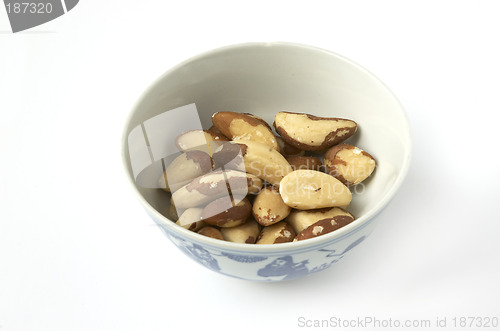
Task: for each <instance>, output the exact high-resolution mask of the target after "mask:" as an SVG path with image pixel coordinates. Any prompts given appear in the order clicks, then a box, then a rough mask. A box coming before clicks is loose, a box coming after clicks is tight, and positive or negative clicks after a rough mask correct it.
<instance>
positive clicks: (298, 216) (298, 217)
mask: <svg viewBox="0 0 500 331" xmlns="http://www.w3.org/2000/svg"><path fill="white" fill-rule="evenodd" d="M339 215H343V216H349V217H352V218H354V216H353V215H352V214H351V213H350V212H348V211H347V210H345V209H343V208H340V207H332V208H321V209H311V210H296V209H294V210H292V212H291V213H290V215H288V217H287V218H286V221H287V222H288V224H290V225H291V226H292V228H293V230H294V231H295V233H300V232H302V231H303V230H304V229H306V228H307V227H309V226H311V225H313V224H314V223H316V222H317V221H319V220H322V219H324V218H332V217H334V216H339Z"/></svg>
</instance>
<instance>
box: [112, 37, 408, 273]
mask: <svg viewBox="0 0 500 331" xmlns="http://www.w3.org/2000/svg"><path fill="white" fill-rule="evenodd" d="M193 103H194V104H195V105H196V108H197V111H198V114H199V122H197V120H195V121H192V120H187V121H186V120H183V118H184V117H183V116H182V114H183V113H182V111H183V109H185V108H181V109H180V112H179V111H178V112H177V113H178V114H181V116H180V117H179V121H184V122H192V123H193V128H194V129H195V128H197V126H199V125H200V123H201V125H202V126H203V127H204V128H205V129H206V128H208V127H209V126H211V115H212V114H213V113H214V112H217V111H226V110H230V111H237V112H250V113H253V114H255V115H257V116H260V117H262V118H263V119H265V120H266V121H267V122H268V123H272V122H273V118H274V114H275V113H276V112H278V111H282V110H286V111H291V112H303V113H310V114H313V115H316V116H324V117H344V118H349V119H352V120H355V121H356V122H357V123H358V132H357V133H356V134H355V135H354V136H353V137H351V138H350V139H349V140H348V141H347V142H350V143H351V144H354V145H357V146H359V147H361V148H363V149H364V150H366V151H368V152H369V153H370V154H371V155H373V156H374V157H375V159H376V161H377V167H376V170H375V172H374V173H373V174H372V176H371V177H370V178H369V179H368V180H366V181H365V182H364V185H362V186H359V187H357V188H356V189H355V190H353V200H352V203H351V205H350V206H349V208H348V209H349V211H351V212H352V213H353V214H354V215H355V216H356V220H355V221H354V222H352V223H351V224H349V225H347V226H345V227H343V228H341V229H339V230H337V231H335V232H332V233H329V234H326V235H323V236H319V237H317V238H314V239H308V240H304V241H300V242H292V243H284V244H277V245H250V244H237V243H231V242H225V241H220V240H216V239H212V238H208V237H204V236H201V235H198V234H196V233H194V232H191V231H188V230H186V229H184V228H182V227H180V226H178V225H176V224H174V223H173V222H172V221H170V220H169V219H168V218H167V217H166V216H164V215H166V209H167V208H168V203H169V196H168V195H167V194H166V193H165V192H163V191H161V190H159V189H154V188H144V187H141V185H138V184H137V183H136V178H135V173H134V169H133V166H134V167H136V168H137V162H136V164H135V165H132V164H131V160H130V154H131V149H129V142H130V137H131V135H132V134H133V133H134V132H136V133H137V130H138V128H141V124H142V127H144V122H147V120H149V119H151V118H153V117H155V116H157V115H160V114H164V113H165V111H167V110H171V109H175V108H178V107H181V106H185V105H189V104H193ZM188 107H189V106H188ZM167 113H168V112H167ZM172 114H173V112H172ZM186 114H187V111H186ZM174 117H175V116H174ZM186 117H188V116H186ZM195 122H197V123H195ZM166 125H168V124H166ZM183 125H190V124H189V123H188V124H186V123H183ZM180 127H182V126H180ZM182 129H183V130H184V129H185V127H182ZM134 130H135V131H134ZM164 131H169V132H170V131H171V132H170V133H168V134H170V135H173V134H174V133H175V132H174V131H175V128H174V127H171V128H170V129H168V130H163V131H162V132H164ZM162 134H163V133H162ZM168 134H167V135H168ZM150 143H151V142H150ZM163 147H165V146H163ZM163 147H162V148H163ZM122 148H123V150H122V153H123V162H124V166H125V169H126V172H127V176H128V178H129V180H130V183H131V184H132V188H133V190H134V191H135V192H136V193H137V195H138V198H139V200H140V202H141V203H142V205H143V206H144V208H145V209H146V211H147V213H148V214H149V215H150V216H151V218H152V219H153V220H154V221H155V222H156V223H157V224H158V225H159V226H160V228H161V229H162V230H163V231H164V233H165V234H166V236H167V237H168V238H169V239H170V240H172V242H173V243H174V244H175V245H177V246H178V247H179V249H180V250H181V251H183V252H184V253H185V254H187V255H188V256H189V257H191V258H192V259H194V260H195V261H197V262H199V263H201V264H202V265H204V266H206V267H207V268H209V269H212V270H214V271H217V272H220V273H222V274H225V275H229V276H233V277H237V278H241V279H247V280H257V281H280V280H286V279H293V278H297V277H303V276H306V275H308V274H310V273H313V272H317V271H320V270H324V269H326V268H328V267H329V266H331V265H332V264H334V263H335V262H337V261H338V260H340V259H341V258H343V257H344V255H345V254H346V253H347V252H348V251H349V250H350V249H352V248H353V247H355V246H356V245H358V244H359V243H361V242H362V241H363V240H365V239H366V237H367V236H368V235H369V234H370V233H371V231H372V230H373V228H374V225H375V221H376V220H377V217H376V216H377V214H379V213H380V211H381V210H382V209H383V208H384V207H385V206H387V204H388V203H389V202H390V200H391V199H392V198H393V197H394V195H395V194H396V192H397V190H398V188H399V187H400V185H401V183H402V182H403V180H404V178H405V176H406V174H407V171H408V168H409V165H410V156H411V139H410V132H409V125H408V120H407V118H406V115H405V113H404V110H403V108H402V106H401V104H400V103H399V102H398V100H397V99H396V97H395V96H394V95H393V93H392V92H391V91H390V90H389V89H388V88H387V86H385V85H384V84H383V83H382V82H381V81H380V80H379V79H377V78H376V77H375V76H374V75H373V74H371V73H370V72H368V71H367V70H366V69H364V68H363V67H361V66H359V65H358V64H356V63H354V62H352V61H351V60H348V59H346V58H345V57H342V56H340V55H338V54H335V53H333V52H330V51H327V50H323V49H319V48H315V47H311V46H305V45H298V44H291V43H283V42H277V43H247V44H241V45H234V46H228V47H223V48H220V49H216V50H212V51H209V52H206V53H204V54H201V55H199V56H196V57H193V58H191V59H189V60H187V61H185V62H183V63H181V64H179V65H177V66H176V67H174V68H172V69H171V70H169V71H168V72H166V73H165V74H164V75H163V76H161V77H160V78H159V79H158V80H157V81H156V82H154V83H153V84H152V85H151V86H150V87H149V88H148V89H147V90H146V92H145V93H144V94H143V95H142V96H141V98H140V99H139V101H138V102H137V104H136V105H135V106H134V107H133V110H132V112H131V114H130V116H129V118H128V120H127V123H126V125H125V131H124V136H123V142H122ZM133 148H134V149H135V148H136V147H133ZM155 148H156V149H157V146H153V145H151V146H150V150H149V153H150V157H151V158H153V159H154V160H157V159H158V158H157V157H155V156H154V155H155ZM134 153H136V152H134ZM145 153H147V152H145ZM134 155H135V154H134ZM154 160H153V161H154ZM139 163H140V162H139ZM146 163H147V162H146ZM143 166H145V165H143ZM142 186H143V185H142Z"/></svg>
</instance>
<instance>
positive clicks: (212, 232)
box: [197, 226, 224, 240]
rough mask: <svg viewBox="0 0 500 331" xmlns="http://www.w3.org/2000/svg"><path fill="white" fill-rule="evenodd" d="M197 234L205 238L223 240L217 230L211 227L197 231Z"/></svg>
mask: <svg viewBox="0 0 500 331" xmlns="http://www.w3.org/2000/svg"><path fill="white" fill-rule="evenodd" d="M197 232H198V233H199V234H201V235H202V236H205V237H209V238H214V239H219V240H224V237H223V236H222V233H221V232H220V230H219V229H217V228H214V227H213V226H204V227H202V228H201V229H199V230H198V231H197Z"/></svg>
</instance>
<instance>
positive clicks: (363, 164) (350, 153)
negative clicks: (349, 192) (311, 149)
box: [324, 144, 375, 186]
mask: <svg viewBox="0 0 500 331" xmlns="http://www.w3.org/2000/svg"><path fill="white" fill-rule="evenodd" d="M324 161H325V168H326V172H327V173H329V174H330V175H332V176H333V177H335V178H337V179H338V180H340V181H341V182H342V183H344V184H345V185H347V186H352V185H356V184H359V183H361V182H362V181H364V180H365V179H366V178H368V177H369V176H370V175H371V174H372V172H373V170H375V159H374V158H373V156H371V155H370V154H368V153H367V152H365V151H364V150H362V149H360V148H358V147H356V146H353V145H349V144H340V145H337V146H333V147H332V148H330V149H329V150H328V151H327V152H326V153H325V157H324Z"/></svg>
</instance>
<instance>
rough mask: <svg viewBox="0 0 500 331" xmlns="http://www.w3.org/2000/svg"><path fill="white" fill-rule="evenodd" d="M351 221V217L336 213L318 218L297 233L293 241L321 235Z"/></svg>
mask: <svg viewBox="0 0 500 331" xmlns="http://www.w3.org/2000/svg"><path fill="white" fill-rule="evenodd" d="M352 221H354V219H353V218H352V217H350V216H344V215H338V216H334V217H332V218H325V219H322V220H319V221H317V222H316V223H314V224H312V225H310V226H309V227H307V228H306V229H304V230H303V231H302V232H300V233H299V234H297V236H296V237H295V239H294V240H293V241H300V240H305V239H310V238H315V237H319V236H322V235H324V234H327V233H330V232H333V231H335V230H338V229H340V228H341V227H343V226H346V225H347V224H349V223H351V222H352Z"/></svg>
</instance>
